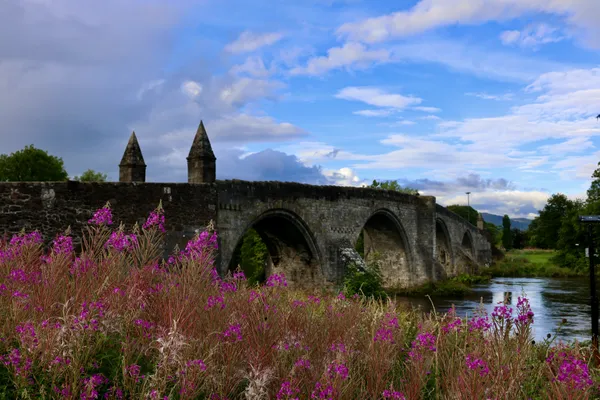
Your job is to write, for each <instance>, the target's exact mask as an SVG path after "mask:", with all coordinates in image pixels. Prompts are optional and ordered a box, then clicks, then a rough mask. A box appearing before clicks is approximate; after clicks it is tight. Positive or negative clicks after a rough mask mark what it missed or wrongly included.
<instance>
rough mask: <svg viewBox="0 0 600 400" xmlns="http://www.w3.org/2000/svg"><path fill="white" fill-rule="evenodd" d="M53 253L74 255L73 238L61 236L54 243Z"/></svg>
mask: <svg viewBox="0 0 600 400" xmlns="http://www.w3.org/2000/svg"><path fill="white" fill-rule="evenodd" d="M52 251H53V252H54V254H71V253H73V238H72V237H71V236H64V235H59V236H57V237H56V239H55V240H54V243H53V249H52Z"/></svg>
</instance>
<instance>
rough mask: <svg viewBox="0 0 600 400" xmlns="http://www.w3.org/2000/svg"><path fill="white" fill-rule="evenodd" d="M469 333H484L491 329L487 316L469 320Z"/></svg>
mask: <svg viewBox="0 0 600 400" xmlns="http://www.w3.org/2000/svg"><path fill="white" fill-rule="evenodd" d="M468 325H469V332H473V331H481V332H485V331H487V330H488V329H490V328H491V327H492V324H491V323H490V320H489V318H488V316H487V315H486V316H484V317H477V318H471V319H470V320H469V322H468Z"/></svg>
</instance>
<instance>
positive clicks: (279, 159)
mask: <svg viewBox="0 0 600 400" xmlns="http://www.w3.org/2000/svg"><path fill="white" fill-rule="evenodd" d="M236 153H238V152H236V151H224V152H223V153H222V154H223V155H222V156H221V158H220V163H219V164H218V166H217V176H218V177H219V179H243V180H259V181H260V180H263V181H288V182H300V183H310V184H317V185H322V184H327V183H329V180H328V179H327V178H326V177H325V176H324V175H323V174H322V172H321V168H320V167H317V166H313V167H307V166H305V165H304V164H302V163H301V162H300V161H299V160H298V158H297V157H296V156H293V155H289V154H285V153H283V152H280V151H275V150H271V149H267V150H264V151H261V152H258V153H254V154H250V155H249V156H247V157H244V158H239V153H238V157H236Z"/></svg>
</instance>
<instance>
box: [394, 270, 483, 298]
mask: <svg viewBox="0 0 600 400" xmlns="http://www.w3.org/2000/svg"><path fill="white" fill-rule="evenodd" d="M490 280H491V277H490V276H486V275H469V274H461V275H458V276H455V277H452V278H449V279H444V280H440V281H437V282H427V283H425V284H422V285H419V286H415V287H411V288H407V289H397V290H393V291H390V293H391V294H394V295H400V296H424V295H429V296H432V297H446V296H462V295H465V294H468V293H470V292H471V291H472V285H475V284H479V283H489V281H490Z"/></svg>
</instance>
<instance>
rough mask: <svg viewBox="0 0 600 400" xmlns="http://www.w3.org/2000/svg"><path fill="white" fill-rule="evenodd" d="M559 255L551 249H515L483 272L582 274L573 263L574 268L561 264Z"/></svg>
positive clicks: (533, 274)
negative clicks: (557, 260)
mask: <svg viewBox="0 0 600 400" xmlns="http://www.w3.org/2000/svg"><path fill="white" fill-rule="evenodd" d="M558 255H559V253H558V252H556V251H551V250H515V251H512V252H510V253H508V254H507V255H506V257H505V258H504V259H502V260H501V261H499V262H496V263H495V264H494V265H493V266H492V267H490V268H487V269H485V270H483V272H482V273H484V274H485V275H489V276H492V277H551V278H566V277H575V276H581V275H582V272H581V271H577V270H576V269H575V266H574V265H573V264H570V266H571V267H572V268H565V267H562V266H560V265H559V264H558V263H557V262H556V257H557V256H558ZM572 261H574V260H573V259H570V260H569V262H572Z"/></svg>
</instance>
